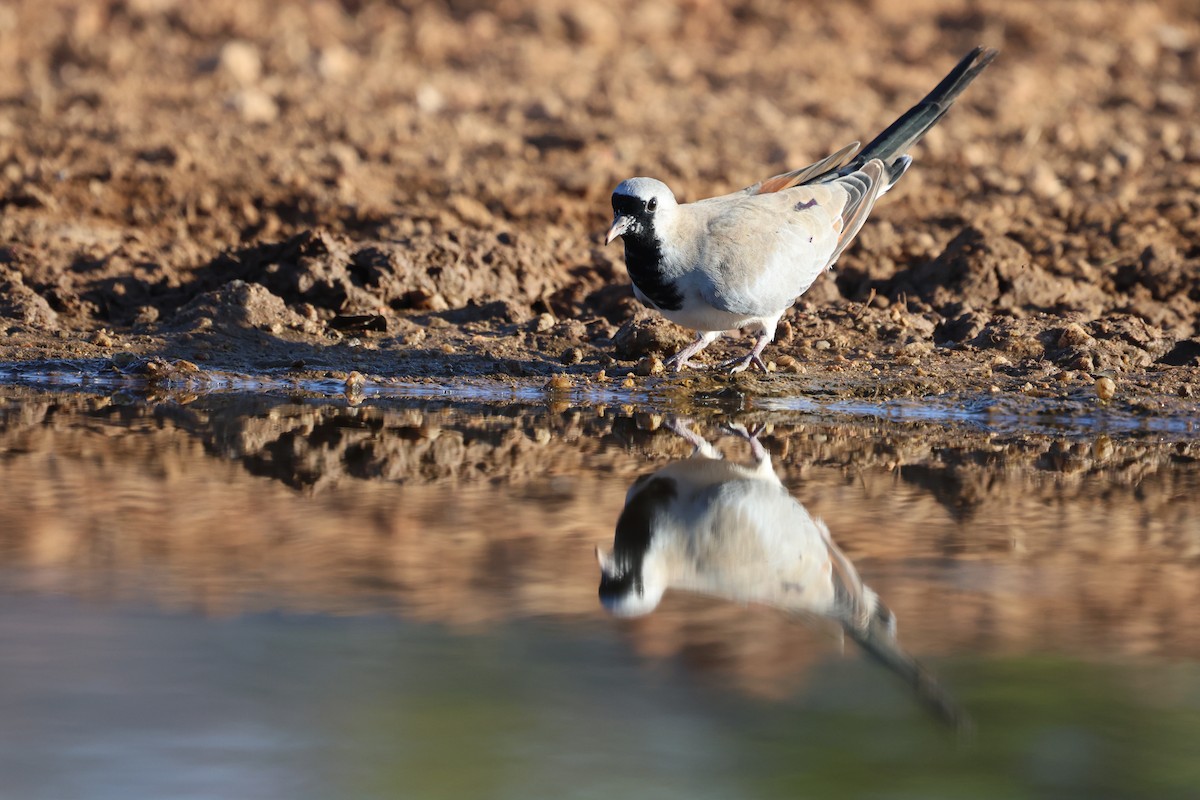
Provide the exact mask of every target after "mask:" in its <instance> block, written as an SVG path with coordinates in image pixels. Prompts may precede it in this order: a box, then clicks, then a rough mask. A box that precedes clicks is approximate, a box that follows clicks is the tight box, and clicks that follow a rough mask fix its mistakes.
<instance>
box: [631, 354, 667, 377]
mask: <svg viewBox="0 0 1200 800" xmlns="http://www.w3.org/2000/svg"><path fill="white" fill-rule="evenodd" d="M633 371H634V373H635V374H637V375H640V376H642V377H643V378H645V377H648V376H650V375H662V374H663V373H664V372H666V371H667V368H666V366H664V365H663V362H662V359H661V358H659V357H658V356H644V357H643V358H641V359H640V360H639V361H638V362H637V366H636V367H634V368H633Z"/></svg>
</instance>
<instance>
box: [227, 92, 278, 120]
mask: <svg viewBox="0 0 1200 800" xmlns="http://www.w3.org/2000/svg"><path fill="white" fill-rule="evenodd" d="M229 103H230V105H231V106H233V108H234V110H235V111H237V112H238V113H239V114H241V115H242V119H243V120H245V121H246V122H249V123H251V124H259V123H264V124H265V123H268V122H274V121H275V120H276V118H278V116H279V106H278V105H277V104H276V103H275V99H274V98H273V97H271V95H269V94H267V93H266V92H264V91H263V90H262V89H256V88H254V87H249V88H246V89H241V90H240V91H237V92H234V94H233V96H232V97H231V98H230V99H229Z"/></svg>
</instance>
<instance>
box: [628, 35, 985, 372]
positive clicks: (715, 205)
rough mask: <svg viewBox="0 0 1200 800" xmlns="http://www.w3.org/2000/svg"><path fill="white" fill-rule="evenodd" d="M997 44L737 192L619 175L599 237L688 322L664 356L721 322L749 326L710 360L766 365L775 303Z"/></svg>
mask: <svg viewBox="0 0 1200 800" xmlns="http://www.w3.org/2000/svg"><path fill="white" fill-rule="evenodd" d="M996 55H997V51H996V50H993V49H985V48H983V47H976V48H975V49H973V50H972V51H971V52H970V53H968V54H967V55H966V56H965V57H964V58H963V59H962V60H961V61H959V63H958V65H957V66H956V67H954V69H952V70H951V71H950V72H949V74H947V75H946V77H945V78H943V79H942V81H941V83H939V84H938V85H937V86H936V87H935V88H934V89H933V91H931V92H930V93H929V94H928V95H926V96H925V98H924V99H923V100H922V101H921V102H919V103H917V104H916V105H915V106H913V107H912V108H911V109H909V110H908V111H907V112H905V113H904V114H903V115H902V116H900V118H899V119H897V120H896V121H895V122H893V123H892V124H891V125H890V126H888V128H887V129H885V130H884V131H883V132H882V133H881V134H879V135H878V136H877V137H875V139H873V140H872V141H871V142H870V143H869V144H868V145H867V146H866V147H863V148H861V149H860V143H859V142H852V143H851V144H848V145H846V146H845V147H843V148H841V149H840V150H838V151H837V152H836V153H833V154H832V155H830V156H827V157H826V158H823V159H821V160H820V161H818V162H816V163H815V164H810V165H809V166H807V167H802V168H800V169H796V170H792V171H791V172H785V173H783V174H780V175H776V176H774V177H772V178H768V179H767V180H764V181H760V182H759V183H756V184H754V185H753V186H748V187H746V188H745V189H742V190H741V191H738V192H733V193H732V194H726V195H722V196H719V197H711V198H708V199H706V200H699V201H696V202H693V203H679V202H678V201H677V200H676V198H675V195H674V193H672V191H671V189H670V188H669V187H668V186H667V185H666V184H665V183H663V182H662V181H659V180H656V179H654V178H645V177H639V178H629V179H627V180H624V181H622V182H621V183H620V184H619V185H618V186H617V187H616V189H615V190H614V191H613V194H612V208H613V221H612V225H611V227H610V228H609V229H608V233H607V234H606V235H605V240H604V243H605V245H608V244H611V243H612V242H613V240H614V239H616V238H618V237H620V238H621V239H622V240H623V242H624V245H625V266H626V268H627V270H628V272H629V277H630V279H631V280H632V282H633V291H634V294H635V295H636V296H637V298H638V300H640V301H641V302H642V303H644V304H646V305H647V306H649V307H651V308H653V309H656V310H657V311H658V312H659V313H661V314H662V315H663V316H664V317H666V318H667V319H668V320H670V321H672V322H674V323H676V324H678V325H681V326H683V327H685V328H689V329H691V330H693V331H695V332H696V338H695V340H694V341H693V342H692V343H691V344H689V345H687V346H686V347H684V348H683V349H682V350H680V351H679V352H677V353H675V354H674V355H673V356H671V357H670V358H669V359H667V361H666V366H667V367H668V368H671V369H674V370H675V371H676V372H679V371H682V370H683V369H685V368H687V367H688V366H690V360H691V359H692V358H693V357H695V356H696V355H697V354H698V353H699V352H700V351H702V350H703V349H704V348H706V347H708V346H709V345H710V344H712V343H713V342H714V341H716V340H717V339H718V338H720V336H721V335H722V334H723V333H725V332H726V331H730V330H737V329H742V328H749V329H751V330H752V331H755V332H756V333H757V336H756V339H755V342H754V345H753V347H752V348H751V349H750V352H749V353H748V354H747V355H746V356H745V357H742V358H735V359H732V360H731V361H728V362H725V363H724V364H721V365H719V366H720V367H721V368H729V370H730V373H731V374H732V373H737V372H742V371H744V370H746V369H747V368H749V367H750V366H752V365H753V366H755V367H757V368H759V369H761V370H763V371H764V372H766V371H767V366H766V364H765V363H764V362H763V360H762V352H763V350H764V349H765V348H766V346H767V345H768V344H770V343H771V341H772V340H773V339H774V338H775V329H776V327H777V326H778V324H779V320H780V319H781V318H782V317H783V314H784V313H785V312H786V311H787V310H788V309H789V308H790V307H791V306H792V305H793V304H794V303H795V302H796V300H797V299H799V297H800V296H801V295H802V294H804V293H805V292H806V291H808V288H809V287H810V286H811V285H812V284H813V282H814V281H815V280H816V279H817V277H818V276H820V274H821V273H822V272H824V271H825V270H826V269H829V268H831V267H832V266H833V265H834V263H835V262H836V261H837V260H838V257H839V256H840V255H841V254H842V252H843V251H845V249H846V247H847V246H848V245H849V244H850V242H851V241H853V239H854V237H855V235H856V234H857V233H858V231H859V230H860V229H861V228H862V225H863V223H864V222H865V221H866V219H867V216H868V215H869V214H870V213H871V209H872V208H873V207H874V205H875V201H876V200H878V199H879V198H880V196H882V195H883V194H884V193H885V192H887V191H888V190H889V189H891V188H892V186H894V185H895V184H896V182H897V181H898V180H900V178H901V177H902V176H903V175H904V173H905V171H907V170H908V168H909V165H910V164H912V158H911V157H910V156H909V155H908V150H909V149H910V148H911V147H912V146H913V145H914V144H915V143H916V142H917V141H919V140H920V139H921V137H922V136H924V135H925V133H926V132H928V131H929V129H930V128H932V127H933V126H934V125H935V124H936V123H937V122H938V120H940V119H941V118H942V116H943V115H944V114H945V113H946V111H948V110H949V108H950V106H951V104H952V103H953V102H954V100H955V99H956V98H957V97H958V96H959V95H960V94H961V93H962V91H963V90H964V89H966V88H967V86H968V85H969V84H970V83H971V82H972V81H973V80H975V78H976V77H977V76H978V75H979V73H980V72H981V71H983V69H984V68H985V67H987V65H988V64H990V63H991V62H992V60H993V59H994V58H995V57H996Z"/></svg>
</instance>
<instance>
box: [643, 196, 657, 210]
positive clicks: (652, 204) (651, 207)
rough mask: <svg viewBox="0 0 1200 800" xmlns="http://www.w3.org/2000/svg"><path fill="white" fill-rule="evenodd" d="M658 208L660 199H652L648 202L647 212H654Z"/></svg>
mask: <svg viewBox="0 0 1200 800" xmlns="http://www.w3.org/2000/svg"><path fill="white" fill-rule="evenodd" d="M656 208H658V198H657V197H651V198H650V199H649V200H647V201H646V210H647V211H653V210H654V209H656Z"/></svg>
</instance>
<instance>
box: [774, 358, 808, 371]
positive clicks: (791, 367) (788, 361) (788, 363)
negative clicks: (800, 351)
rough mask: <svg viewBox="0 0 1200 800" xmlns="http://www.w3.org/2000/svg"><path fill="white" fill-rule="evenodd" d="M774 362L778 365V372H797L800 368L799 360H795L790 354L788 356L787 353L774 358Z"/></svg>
mask: <svg viewBox="0 0 1200 800" xmlns="http://www.w3.org/2000/svg"><path fill="white" fill-rule="evenodd" d="M775 364H776V366H778V367H779V371H780V372H795V373H799V372H800V371H801V369H802V368H801V366H800V362H799V361H797V360H796V359H795V358H793V357H792V356H788V355H782V356H780V357H779V358H777V359H775Z"/></svg>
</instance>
